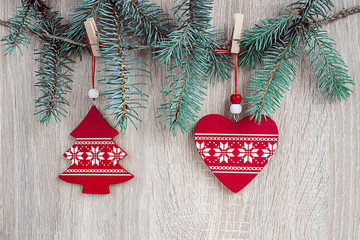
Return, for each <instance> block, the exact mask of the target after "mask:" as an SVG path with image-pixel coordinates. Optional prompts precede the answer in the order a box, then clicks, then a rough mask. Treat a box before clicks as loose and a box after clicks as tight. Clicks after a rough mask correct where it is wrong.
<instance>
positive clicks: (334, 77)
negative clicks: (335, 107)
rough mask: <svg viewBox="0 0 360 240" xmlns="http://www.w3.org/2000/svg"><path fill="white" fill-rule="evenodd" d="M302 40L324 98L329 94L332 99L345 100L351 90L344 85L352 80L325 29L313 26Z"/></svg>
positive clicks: (351, 82) (352, 83)
mask: <svg viewBox="0 0 360 240" xmlns="http://www.w3.org/2000/svg"><path fill="white" fill-rule="evenodd" d="M304 40H305V41H304V42H305V46H306V50H307V53H308V55H309V57H310V61H311V67H312V68H313V70H314V74H315V76H316V78H317V81H318V86H319V88H320V91H321V92H322V93H325V98H327V97H328V96H330V97H331V100H332V101H336V100H339V101H341V100H342V99H345V100H346V99H347V98H348V97H349V96H350V93H351V92H352V90H351V89H350V88H348V87H347V86H346V85H347V84H351V85H354V82H353V81H352V79H351V77H350V76H349V74H348V70H347V66H346V64H345V63H344V61H343V60H342V58H341V55H340V53H339V52H338V51H337V50H336V49H335V43H334V41H333V40H332V39H331V38H330V36H329V34H328V33H327V31H326V30H318V29H316V28H313V27H310V29H309V31H308V32H307V33H306V34H305V35H304Z"/></svg>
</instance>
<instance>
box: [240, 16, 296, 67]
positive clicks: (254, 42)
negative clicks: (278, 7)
mask: <svg viewBox="0 0 360 240" xmlns="http://www.w3.org/2000/svg"><path fill="white" fill-rule="evenodd" d="M294 19H295V17H294V16H292V15H290V14H280V16H279V17H276V18H268V19H265V20H261V21H260V23H259V24H256V25H255V27H254V28H252V29H250V30H245V31H244V32H243V33H242V37H243V38H242V39H241V40H240V41H239V44H240V46H242V48H243V50H242V51H241V53H240V54H239V59H240V61H239V65H240V66H243V67H246V68H255V67H256V65H257V64H258V63H260V62H261V60H262V58H263V57H264V54H265V50H266V49H267V48H269V47H270V46H272V45H273V44H274V43H276V42H277V41H279V39H282V38H284V36H286V35H287V34H289V31H290V30H291V27H292V25H293V24H294Z"/></svg>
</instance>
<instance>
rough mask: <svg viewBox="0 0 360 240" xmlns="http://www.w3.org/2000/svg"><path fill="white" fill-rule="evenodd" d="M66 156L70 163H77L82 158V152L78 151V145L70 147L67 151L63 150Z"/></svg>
mask: <svg viewBox="0 0 360 240" xmlns="http://www.w3.org/2000/svg"><path fill="white" fill-rule="evenodd" d="M65 154H66V158H67V159H69V160H71V165H73V164H76V165H79V160H83V159H84V158H83V157H82V155H83V152H80V151H79V148H78V147H75V148H74V147H71V148H70V149H69V151H68V152H65Z"/></svg>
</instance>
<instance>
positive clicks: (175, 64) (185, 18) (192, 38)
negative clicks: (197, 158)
mask: <svg viewBox="0 0 360 240" xmlns="http://www.w3.org/2000/svg"><path fill="white" fill-rule="evenodd" d="M212 4H213V1H212V0H187V1H180V2H179V4H178V5H177V6H176V7H174V8H173V12H174V13H175V14H177V15H178V17H177V19H176V23H177V24H178V25H179V26H180V27H179V29H177V30H175V31H173V32H171V33H170V34H169V35H168V38H167V39H166V40H164V41H163V42H161V45H160V46H159V49H158V50H157V51H156V52H155V54H156V57H157V58H158V64H159V65H163V64H165V65H166V66H167V69H168V70H169V71H176V70H177V71H179V72H177V73H171V74H168V75H167V78H169V79H171V80H170V82H168V83H166V85H168V88H167V89H165V90H162V91H161V92H162V93H164V94H166V95H168V96H169V97H170V100H169V101H167V102H164V103H162V104H161V105H160V107H159V108H158V113H159V115H158V118H161V121H166V122H167V123H166V124H165V128H166V127H169V130H170V131H172V133H173V135H175V134H176V129H177V128H180V130H181V132H183V133H186V132H188V131H189V129H190V128H191V127H192V125H193V124H194V123H195V121H196V118H197V113H198V112H199V111H200V105H201V102H202V101H203V99H204V96H205V92H204V89H206V85H205V81H206V80H207V77H208V76H207V74H210V75H212V76H220V77H222V76H224V75H225V76H227V73H226V69H225V70H224V69H221V68H222V67H226V64H224V63H223V62H224V61H223V60H224V59H221V60H220V58H221V55H220V54H216V53H215V47H214V45H217V46H219V45H220V44H219V43H218V42H217V41H216V40H214V37H215V36H218V32H215V31H210V28H211V25H210V21H211V17H210V13H211V12H210V11H211V10H212ZM220 61H222V63H220ZM214 62H215V63H216V64H214V65H213V66H212V65H211V64H213V63H214ZM222 74H223V75H222Z"/></svg>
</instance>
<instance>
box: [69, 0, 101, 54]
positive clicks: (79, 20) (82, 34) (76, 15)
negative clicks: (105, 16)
mask: <svg viewBox="0 0 360 240" xmlns="http://www.w3.org/2000/svg"><path fill="white" fill-rule="evenodd" d="M100 2H101V1H100V0H82V1H80V2H79V3H77V4H76V5H75V6H74V8H73V9H71V11H72V12H73V14H71V15H70V17H71V22H70V23H69V26H68V30H67V34H66V36H67V37H68V38H69V39H71V40H73V41H75V42H81V43H87V42H86V30H85V26H84V22H85V21H86V19H87V18H89V17H96V15H97V14H98V13H99V6H100ZM65 49H66V51H67V52H69V54H70V55H72V54H74V53H77V52H79V53H81V51H82V47H81V46H76V45H73V44H69V43H65Z"/></svg>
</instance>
